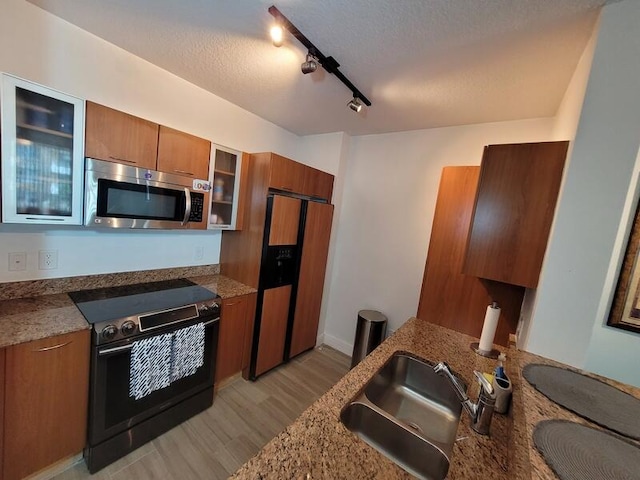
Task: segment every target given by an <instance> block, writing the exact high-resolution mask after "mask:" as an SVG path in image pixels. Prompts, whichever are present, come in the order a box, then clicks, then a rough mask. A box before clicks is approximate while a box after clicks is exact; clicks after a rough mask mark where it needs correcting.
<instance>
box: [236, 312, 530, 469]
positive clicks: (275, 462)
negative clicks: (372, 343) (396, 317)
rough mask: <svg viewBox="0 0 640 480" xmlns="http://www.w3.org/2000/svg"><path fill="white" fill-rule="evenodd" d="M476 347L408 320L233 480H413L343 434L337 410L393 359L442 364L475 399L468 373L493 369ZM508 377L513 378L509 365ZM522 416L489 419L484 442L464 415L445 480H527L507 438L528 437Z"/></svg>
mask: <svg viewBox="0 0 640 480" xmlns="http://www.w3.org/2000/svg"><path fill="white" fill-rule="evenodd" d="M473 341H477V339H475V338H473V337H470V336H467V335H463V334H460V333H457V332H453V331H451V330H448V329H446V328H442V327H439V326H436V325H433V324H430V323H427V322H425V321H422V320H418V319H415V318H412V319H410V320H409V321H408V322H407V323H405V325H403V326H402V327H401V328H400V329H398V330H397V331H396V332H395V334H394V335H393V336H392V337H390V338H389V339H387V340H386V341H385V342H384V343H383V344H382V345H380V346H379V347H378V348H377V349H376V350H375V351H373V352H372V353H371V354H370V355H369V356H367V357H366V358H365V359H364V360H363V361H362V362H361V363H360V364H358V366H356V367H355V368H354V369H353V370H351V371H350V372H349V373H347V374H346V375H345V376H344V377H343V378H342V379H341V380H340V381H339V382H338V383H337V384H336V385H335V386H334V387H333V388H332V389H331V390H329V391H328V392H327V393H326V394H325V395H323V396H322V397H321V398H320V399H319V400H318V401H316V402H315V403H314V404H313V405H312V406H311V407H309V408H308V409H307V410H306V411H305V412H304V413H303V414H302V415H301V416H300V417H299V418H298V419H297V420H296V421H295V422H294V423H293V424H292V425H290V426H289V427H287V428H286V429H285V430H284V431H283V432H282V433H280V434H279V435H278V436H277V437H276V438H274V439H273V440H272V441H271V442H269V443H268V444H267V445H266V446H265V447H264V449H263V450H261V451H260V452H259V453H258V455H256V456H255V457H253V458H252V459H251V460H249V461H248V462H247V463H246V464H245V465H243V466H242V467H241V468H240V469H239V470H238V471H237V472H236V473H235V475H234V477H233V478H236V479H241V478H242V479H244V478H251V479H257V478H274V479H276V478H278V479H280V478H312V479H313V478H315V479H321V478H322V479H323V478H333V479H337V478H350V479H351V478H370V479H375V478H379V479H389V480H392V479H407V478H413V477H412V476H411V475H410V474H408V473H407V472H405V471H404V470H403V469H401V468H400V467H398V466H397V465H396V464H395V463H393V462H392V461H391V460H389V459H387V458H386V457H385V456H384V455H382V454H380V453H379V452H377V451H376V450H375V449H373V448H372V447H370V446H369V445H367V444H366V443H364V442H363V441H362V440H360V439H359V438H358V437H356V436H355V435H354V434H352V433H351V432H350V431H348V430H347V429H346V428H345V427H344V426H343V425H342V423H341V422H340V418H339V415H340V410H341V409H342V407H343V406H345V405H346V404H347V403H348V402H349V401H350V400H351V399H352V398H353V397H354V396H355V395H356V394H357V393H358V392H359V391H360V389H361V388H362V387H363V386H364V384H365V383H366V382H367V381H368V379H369V378H370V377H371V376H372V375H373V373H374V372H375V371H376V370H377V369H378V368H379V367H380V366H381V365H383V364H384V363H385V362H386V361H387V359H389V357H391V356H392V355H393V354H394V353H395V352H396V351H405V352H409V353H412V354H415V355H417V356H419V357H422V358H424V359H426V360H431V361H433V362H438V361H440V360H446V361H447V363H449V365H450V366H451V368H452V369H453V370H455V371H456V372H457V373H458V374H459V375H461V376H462V377H463V378H464V380H465V381H466V382H467V383H468V385H469V391H470V397H471V398H473V399H475V398H476V396H477V390H478V387H477V382H475V381H472V378H473V370H480V371H485V372H491V371H493V369H494V368H495V366H496V361H495V360H491V359H487V358H484V357H481V356H479V355H476V354H475V353H474V352H473V351H472V350H471V349H470V348H469V345H470V343H471V342H473ZM508 355H510V354H509V353H508ZM507 372H508V373H509V372H510V369H509V366H508V364H507ZM514 389H515V391H516V393H517V394H518V395H517V396H516V401H517V400H518V399H519V398H521V395H519V393H520V392H519V391H518V390H519V385H514ZM520 413H521V412H520V410H519V409H518V408H515V405H514V408H512V409H511V410H510V413H509V415H506V416H505V415H498V414H496V415H494V418H493V421H492V424H491V435H490V436H481V435H478V434H476V433H475V432H473V431H472V430H471V428H470V425H469V423H470V422H469V418H468V416H467V415H466V413H464V412H463V413H462V417H461V421H460V425H459V427H458V432H457V437H458V439H459V440H458V441H457V442H456V444H455V446H454V451H453V455H452V459H451V466H450V469H449V474H448V477H447V478H449V479H470V478H484V479H488V478H490V479H496V480H500V479H505V480H507V479H509V480H519V479H525V478H527V479H528V478H530V472H529V462H528V452H527V451H526V448H528V447H527V445H526V442H517V441H515V440H516V439H515V438H512V437H513V432H516V433H518V432H521V431H523V430H524V429H525V426H524V425H523V424H520V425H516V423H518V419H520V420H522V416H521V414H520Z"/></svg>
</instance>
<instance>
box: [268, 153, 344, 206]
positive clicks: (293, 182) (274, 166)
mask: <svg viewBox="0 0 640 480" xmlns="http://www.w3.org/2000/svg"><path fill="white" fill-rule="evenodd" d="M257 155H259V156H260V157H261V158H263V157H266V156H268V158H269V182H268V184H269V188H274V189H276V190H282V191H285V192H291V193H300V194H302V195H306V196H309V197H313V198H318V199H322V200H327V201H329V202H330V201H331V194H332V193H333V175H331V174H330V173H326V172H323V171H321V170H318V169H316V168H313V167H309V166H307V165H304V164H302V163H298V162H296V161H294V160H290V159H288V158H286V157H283V156H281V155H277V154H275V153H270V154H257Z"/></svg>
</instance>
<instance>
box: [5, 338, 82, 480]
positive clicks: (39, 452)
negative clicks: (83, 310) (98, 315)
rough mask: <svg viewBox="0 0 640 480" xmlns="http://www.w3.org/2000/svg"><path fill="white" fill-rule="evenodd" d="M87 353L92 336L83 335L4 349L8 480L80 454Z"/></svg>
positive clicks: (39, 341) (48, 339) (6, 472)
mask: <svg viewBox="0 0 640 480" xmlns="http://www.w3.org/2000/svg"><path fill="white" fill-rule="evenodd" d="M89 348H90V337H89V330H83V331H80V332H75V333H70V334H66V335H59V336H56V337H51V338H46V339H43V340H37V341H33V342H28V343H23V344H20V345H14V346H11V347H7V348H6V349H5V354H6V359H5V361H6V365H5V385H4V391H5V398H4V403H5V409H4V419H5V422H4V440H5V441H4V452H3V460H4V461H3V478H4V480H17V479H20V478H24V477H26V476H28V475H30V474H32V473H34V472H37V471H39V470H41V469H43V468H45V467H48V466H50V465H52V464H54V463H55V462H57V461H59V460H62V459H64V458H67V457H69V456H72V455H75V454H78V453H80V452H81V451H82V449H83V447H84V445H85V440H86V425H87V401H88V392H89V356H90V355H89Z"/></svg>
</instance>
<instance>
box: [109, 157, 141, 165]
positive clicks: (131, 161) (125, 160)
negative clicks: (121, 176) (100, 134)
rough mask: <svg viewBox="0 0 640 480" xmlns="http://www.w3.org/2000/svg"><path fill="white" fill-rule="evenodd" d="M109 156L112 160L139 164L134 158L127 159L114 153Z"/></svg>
mask: <svg viewBox="0 0 640 480" xmlns="http://www.w3.org/2000/svg"><path fill="white" fill-rule="evenodd" d="M109 158H110V159H111V160H117V161H119V162H125V163H132V164H134V165H137V164H138V162H136V161H134V160H127V159H125V158H118V157H114V156H112V155H109Z"/></svg>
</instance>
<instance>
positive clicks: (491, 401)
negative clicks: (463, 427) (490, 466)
mask: <svg viewBox="0 0 640 480" xmlns="http://www.w3.org/2000/svg"><path fill="white" fill-rule="evenodd" d="M433 370H434V371H435V372H436V373H437V374H439V375H442V376H443V377H445V378H446V379H447V380H449V383H451V386H452V387H453V389H454V390H455V392H456V395H457V396H458V398H459V399H460V401H461V402H462V406H463V407H464V409H465V410H466V411H467V413H468V414H469V416H470V417H471V428H473V429H474V430H475V431H476V432H478V433H479V434H481V435H489V427H490V425H491V418H493V408H494V406H495V403H496V394H495V392H494V390H493V387H492V386H491V384H490V383H489V381H488V380H487V379H486V378H484V375H482V373H480V372H478V371H477V370H475V371H474V372H473V373H474V375H475V377H476V379H477V380H478V382H479V383H480V394H479V395H478V402H477V403H473V402H472V401H471V400H470V399H469V397H468V396H467V393H466V392H465V390H464V387H463V386H462V384H461V383H460V380H458V379H457V378H456V377H455V376H454V375H453V373H451V369H450V368H449V365H447V363H446V362H440V363H438V364H437V365H436V366H434V367H433Z"/></svg>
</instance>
